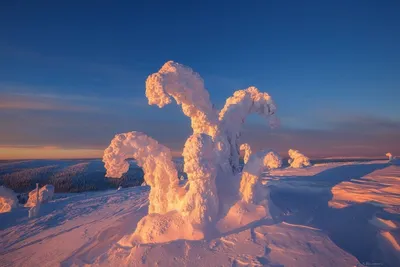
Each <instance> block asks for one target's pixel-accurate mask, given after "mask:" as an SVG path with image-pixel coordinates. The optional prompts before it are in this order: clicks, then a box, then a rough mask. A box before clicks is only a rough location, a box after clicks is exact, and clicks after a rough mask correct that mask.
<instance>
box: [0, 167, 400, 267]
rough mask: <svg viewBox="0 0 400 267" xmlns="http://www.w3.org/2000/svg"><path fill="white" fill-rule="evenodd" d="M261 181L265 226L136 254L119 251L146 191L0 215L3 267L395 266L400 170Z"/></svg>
mask: <svg viewBox="0 0 400 267" xmlns="http://www.w3.org/2000/svg"><path fill="white" fill-rule="evenodd" d="M262 179H263V181H264V184H265V187H268V188H269V191H270V200H269V202H268V203H269V204H268V205H269V213H270V215H269V216H266V217H265V218H264V219H261V220H257V221H255V222H254V221H253V222H252V223H251V224H250V225H246V224H245V226H240V227H236V226H235V225H234V222H235V221H236V220H237V219H238V218H235V219H233V220H232V221H230V218H229V216H226V220H227V222H223V225H224V226H227V225H228V226H230V228H229V229H226V231H224V230H223V229H219V231H216V232H215V234H214V235H213V236H210V238H207V240H199V241H187V240H178V241H173V242H168V243H163V244H147V245H143V244H142V245H138V246H134V247H133V248H126V247H123V246H121V245H119V244H118V241H119V240H121V238H122V237H123V236H125V235H127V234H130V233H132V232H133V231H134V230H135V228H136V224H137V222H138V221H139V220H140V219H141V218H142V217H144V216H145V215H146V214H147V208H148V201H147V199H148V193H149V187H147V186H142V187H134V188H124V189H121V190H119V191H117V190H109V191H101V192H90V193H79V194H55V195H54V199H53V200H52V201H50V202H49V203H47V204H44V205H43V206H42V207H41V210H40V214H39V217H37V218H34V219H28V208H24V207H22V206H20V207H17V208H14V209H13V210H12V211H11V212H8V213H2V214H0V266H59V265H61V266H89V265H93V266H157V265H158V266H275V267H277V266H285V267H288V266H304V267H306V266H307V267H308V266H335V267H337V266H343V267H346V266H363V265H361V263H364V264H365V266H368V264H376V265H374V266H400V258H399V255H400V251H399V247H400V246H399V243H400V232H399V226H400V219H399V216H400V211H399V207H400V166H399V165H395V164H393V163H392V164H390V163H387V160H382V161H370V162H362V163H361V162H352V163H327V164H315V165H314V166H312V167H308V168H303V169H293V168H287V169H277V170H272V171H271V172H270V173H265V174H263V178H262ZM181 182H182V183H184V182H185V181H181ZM255 207H256V206H255ZM247 212H249V213H250V214H254V216H262V215H263V214H262V213H263V212H264V210H257V209H255V210H249V211H247ZM243 219H246V218H245V217H243ZM249 221H252V220H249ZM229 223H232V224H229ZM378 264H379V265H378Z"/></svg>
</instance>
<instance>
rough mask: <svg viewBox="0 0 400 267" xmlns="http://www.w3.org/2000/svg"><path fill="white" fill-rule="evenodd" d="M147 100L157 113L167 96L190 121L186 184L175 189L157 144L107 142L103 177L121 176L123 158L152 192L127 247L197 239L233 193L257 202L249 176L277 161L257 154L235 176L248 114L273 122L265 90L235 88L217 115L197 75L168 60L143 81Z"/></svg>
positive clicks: (126, 138) (134, 139) (122, 137)
mask: <svg viewBox="0 0 400 267" xmlns="http://www.w3.org/2000/svg"><path fill="white" fill-rule="evenodd" d="M146 97H147V99H148V102H149V104H150V105H157V106H158V107H160V108H162V107H164V106H165V105H167V104H170V103H171V102H172V99H174V100H175V101H176V103H177V104H178V105H181V107H182V111H183V113H184V114H185V115H186V116H188V117H189V118H190V120H191V126H192V129H193V134H192V135H191V136H190V137H189V138H188V140H187V141H186V143H185V148H184V151H183V158H184V164H183V167H184V171H185V172H186V174H187V177H188V182H187V184H186V185H185V186H184V187H180V186H179V180H178V171H177V168H176V166H175V164H174V162H173V161H172V155H171V152H170V150H169V149H168V148H167V147H165V146H163V145H161V144H159V143H158V142H157V141H156V140H154V139H152V138H151V137H148V136H147V135H145V134H144V133H140V132H128V133H123V134H118V135H116V136H115V137H114V139H113V140H112V141H111V144H110V146H109V147H108V148H107V149H106V150H105V152H104V156H103V162H104V164H105V168H106V170H107V174H106V176H107V177H113V178H120V177H121V176H122V175H123V174H124V173H125V172H126V171H127V170H128V169H129V164H128V163H127V162H126V160H127V159H128V158H130V157H133V158H135V159H136V161H137V164H138V166H140V167H142V168H143V171H144V173H145V175H144V179H145V182H146V184H147V185H149V186H150V187H151V189H150V195H149V214H148V215H147V216H146V217H144V218H143V219H142V220H141V221H140V222H139V223H138V226H137V228H136V231H135V233H134V234H133V235H132V237H131V238H128V241H127V242H128V243H129V242H133V240H137V241H139V242H166V241H169V240H174V239H179V238H186V239H199V238H202V237H203V236H204V235H203V234H204V233H205V232H206V231H207V228H206V227H207V225H209V224H210V223H211V224H212V223H216V222H217V220H218V219H220V217H219V215H222V214H224V212H226V210H224V209H226V205H223V203H224V200H225V199H232V197H236V196H239V195H240V194H239V192H241V191H243V192H244V193H243V195H246V196H250V197H243V198H244V200H245V201H247V202H256V200H254V199H252V197H251V196H252V195H254V194H253V191H254V190H257V187H258V186H259V184H260V183H259V181H258V178H257V177H256V176H257V175H259V174H261V171H262V169H263V168H264V167H265V166H264V164H267V165H266V166H267V167H270V168H273V167H276V166H278V165H279V164H278V163H277V161H276V159H278V158H279V156H276V155H275V156H271V159H268V160H265V155H264V156H262V157H261V158H260V159H258V158H257V159H255V160H254V162H253V161H252V162H250V160H249V162H248V163H247V164H246V165H245V166H244V169H245V170H246V171H245V172H243V174H242V175H241V174H240V173H239V171H240V169H239V156H240V154H239V152H240V150H239V137H240V135H241V128H242V125H243V123H244V122H245V119H246V117H247V116H248V115H249V114H252V113H257V114H259V115H261V116H263V117H265V118H268V119H270V124H271V126H274V125H276V124H277V119H276V118H275V117H274V116H273V115H274V113H275V111H276V106H275V104H274V102H273V101H272V99H271V97H270V96H269V95H268V94H267V93H261V92H259V91H258V89H257V88H255V87H249V88H247V89H245V90H238V91H236V92H235V93H234V94H233V96H231V97H229V98H228V99H227V100H226V103H225V106H224V107H223V109H222V110H221V111H220V112H218V111H217V110H215V108H214V107H213V105H212V104H211V102H210V97H209V94H208V92H207V90H206V89H205V88H204V82H203V80H202V79H201V77H200V76H199V75H198V74H197V73H195V72H193V71H192V70H191V69H190V68H188V67H185V66H183V65H181V64H178V63H175V62H173V61H169V62H167V63H165V64H164V66H163V67H162V68H161V69H160V70H159V71H158V72H157V73H154V74H152V75H150V76H149V77H148V78H147V80H146ZM257 155H258V157H260V155H259V154H257ZM250 158H251V156H250ZM272 162H273V163H272ZM253 168H254V169H253ZM260 170H261V171H260ZM240 178H241V179H240ZM240 180H241V182H240ZM239 200H240V199H238V201H239ZM228 208H229V207H228ZM125 241H126V240H125ZM125 241H124V242H125ZM125 243H126V242H125Z"/></svg>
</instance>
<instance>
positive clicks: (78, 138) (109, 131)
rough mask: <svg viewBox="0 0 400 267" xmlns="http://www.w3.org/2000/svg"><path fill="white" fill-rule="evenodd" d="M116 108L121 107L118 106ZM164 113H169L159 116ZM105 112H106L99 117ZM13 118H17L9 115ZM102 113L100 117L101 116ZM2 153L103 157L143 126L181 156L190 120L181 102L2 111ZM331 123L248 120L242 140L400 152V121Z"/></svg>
mask: <svg viewBox="0 0 400 267" xmlns="http://www.w3.org/2000/svg"><path fill="white" fill-rule="evenodd" d="M113 107H114V108H115V109H117V106H113ZM160 112H162V113H163V115H166V117H167V119H166V118H165V117H163V118H160V117H159V114H160ZM99 116H101V117H99ZM10 118H13V120H10ZM99 118H101V119H99ZM0 125H2V131H1V132H0V140H1V141H0V151H1V152H0V158H2V159H6V158H15V159H17V158H20V159H26V158H28V157H35V158H82V157H89V158H93V157H96V158H99V157H101V156H102V153H103V150H104V149H105V148H106V147H107V146H108V145H109V142H110V140H111V139H112V137H113V136H114V135H115V134H117V133H122V132H128V131H133V130H136V131H141V132H144V133H146V134H148V135H149V136H152V137H153V138H155V139H156V140H158V141H159V142H160V143H162V144H164V145H166V146H168V147H169V148H170V149H171V150H172V151H173V154H174V156H179V155H180V153H181V151H182V148H183V145H184V142H185V140H186V139H187V137H188V136H189V135H190V134H191V128H190V123H189V121H188V119H187V118H185V117H184V116H183V115H182V114H181V113H180V111H179V109H178V108H177V107H173V105H172V107H166V108H164V109H163V110H162V111H161V110H159V109H158V108H155V107H149V108H148V109H143V110H138V109H132V108H131V109H129V112H126V110H125V109H124V110H122V111H120V110H117V111H115V113H102V114H101V115H99V114H98V113H96V112H86V111H76V112H59V113H57V114H56V113H54V111H51V110H36V111H29V110H3V112H1V113H0ZM327 125H328V126H329V127H328V128H326V127H325V128H323V129H298V128H290V127H288V125H286V124H285V121H284V118H283V120H282V127H281V128H279V129H274V130H271V129H269V128H268V126H266V125H264V124H257V123H252V122H248V123H246V124H245V127H244V130H243V134H242V141H243V142H246V143H249V144H250V145H251V146H252V147H253V150H258V149H265V148H271V149H274V150H276V151H278V152H279V153H281V154H282V156H285V155H286V154H287V151H288V150H289V149H290V148H294V149H299V150H300V151H302V152H303V153H304V154H306V155H308V156H310V157H338V156H344V157H350V156H353V157H357V156H368V157H370V156H383V155H384V154H385V153H386V152H391V153H393V154H394V155H400V143H399V142H398V140H400V121H395V120H390V119H386V118H378V117H360V116H353V117H345V118H343V119H340V118H336V119H335V120H331V121H328V122H327Z"/></svg>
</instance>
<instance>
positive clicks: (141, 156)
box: [103, 132, 178, 213]
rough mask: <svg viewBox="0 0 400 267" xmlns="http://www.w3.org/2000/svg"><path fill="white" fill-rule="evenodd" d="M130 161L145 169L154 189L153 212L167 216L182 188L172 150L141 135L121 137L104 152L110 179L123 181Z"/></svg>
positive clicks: (147, 180)
mask: <svg viewBox="0 0 400 267" xmlns="http://www.w3.org/2000/svg"><path fill="white" fill-rule="evenodd" d="M128 158H134V159H136V161H137V164H138V165H139V166H140V167H142V168H143V172H144V179H145V181H146V184H147V185H149V186H151V191H150V196H149V202H150V204H149V213H165V212H167V211H168V204H169V203H170V202H173V201H171V199H169V198H172V197H173V195H174V194H173V193H174V190H175V189H176V188H177V186H178V173H177V170H176V168H175V164H174V163H173V161H172V156H171V152H170V150H169V149H168V148H167V147H165V146H163V145H161V144H159V143H158V142H157V141H156V140H154V139H152V138H150V137H148V136H147V135H145V134H144V133H140V132H128V133H123V134H118V135H116V136H115V137H114V139H113V140H112V141H111V144H110V145H109V147H108V148H107V149H106V150H105V151H104V156H103V162H104V165H105V168H106V170H107V173H106V176H107V177H113V178H120V177H121V176H122V174H124V173H125V172H127V171H128V169H129V163H128V162H127V161H126V159H128Z"/></svg>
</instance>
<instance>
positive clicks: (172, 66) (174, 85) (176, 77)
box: [146, 61, 218, 137]
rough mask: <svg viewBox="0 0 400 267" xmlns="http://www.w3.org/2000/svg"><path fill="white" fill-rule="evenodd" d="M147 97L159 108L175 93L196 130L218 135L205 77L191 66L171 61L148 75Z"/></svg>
mask: <svg viewBox="0 0 400 267" xmlns="http://www.w3.org/2000/svg"><path fill="white" fill-rule="evenodd" d="M146 97H147V99H148V100H149V105H157V106H158V107H160V108H162V107H164V106H165V105H167V104H170V103H171V97H173V98H174V99H175V101H176V103H177V104H178V105H181V106H182V111H183V113H184V114H185V115H186V116H188V117H189V118H190V119H191V121H192V128H193V132H194V133H206V134H208V135H210V136H213V137H214V136H215V135H216V133H217V124H218V118H217V113H216V111H215V110H214V109H213V107H212V105H211V102H210V96H209V94H208V92H207V90H206V89H205V88H204V82H203V79H202V78H201V77H200V75H199V74H197V73H196V72H193V70H192V69H190V68H188V67H185V66H183V65H181V64H178V63H175V62H173V61H168V62H167V63H165V64H164V66H162V68H161V69H160V70H159V71H158V72H157V73H154V74H152V75H150V76H149V77H148V78H147V80H146Z"/></svg>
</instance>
